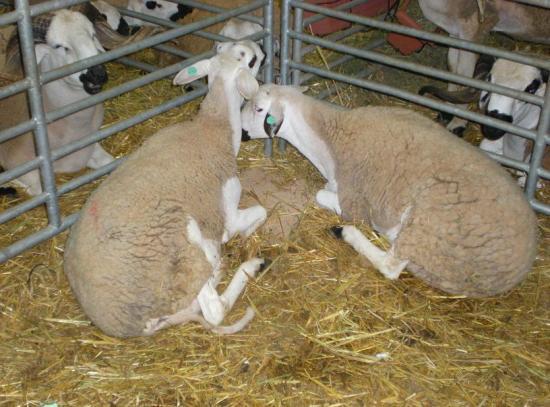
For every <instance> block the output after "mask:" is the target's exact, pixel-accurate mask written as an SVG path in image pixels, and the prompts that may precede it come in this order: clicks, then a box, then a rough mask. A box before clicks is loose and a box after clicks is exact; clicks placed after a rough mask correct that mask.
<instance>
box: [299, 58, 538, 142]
mask: <svg viewBox="0 0 550 407" xmlns="http://www.w3.org/2000/svg"><path fill="white" fill-rule="evenodd" d="M289 66H290V67H291V68H298V69H301V70H302V71H304V72H310V73H313V74H315V75H318V76H321V77H324V78H329V79H334V80H337V81H341V82H346V83H349V84H351V85H355V86H359V87H362V88H366V89H370V90H374V91H376V92H380V93H385V94H388V95H390V96H395V97H398V98H400V99H404V100H408V101H409V102H413V103H418V104H419V105H423V106H427V107H429V108H431V109H434V110H441V111H443V112H447V113H450V114H452V115H455V116H460V117H463V118H465V119H467V120H471V121H475V122H477V123H482V124H487V125H489V126H492V127H496V128H499V129H502V130H504V131H506V132H509V133H514V134H517V135H519V136H522V137H525V138H528V139H529V140H534V139H535V137H536V133H535V132H534V131H532V130H526V129H524V128H522V127H518V126H513V125H511V124H509V123H505V122H503V121H501V120H495V119H493V118H491V117H488V116H484V115H481V114H479V113H473V112H470V111H468V110H464V109H461V108H459V107H456V106H454V105H451V104H449V103H441V102H439V101H436V100H433V99H430V98H427V97H425V96H420V95H417V94H415V93H411V92H407V91H404V90H402V89H399V88H395V87H393V86H389V85H384V84H381V83H378V82H374V81H369V80H360V79H357V78H354V77H351V76H348V75H342V74H338V73H335V72H330V71H326V70H324V69H320V68H317V67H314V66H311V65H306V64H301V63H300V64H299V63H296V62H293V61H290V62H289Z"/></svg>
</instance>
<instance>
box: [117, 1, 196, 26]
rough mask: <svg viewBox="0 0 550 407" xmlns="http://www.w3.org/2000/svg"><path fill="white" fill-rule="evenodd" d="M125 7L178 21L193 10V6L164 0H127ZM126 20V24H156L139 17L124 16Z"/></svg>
mask: <svg viewBox="0 0 550 407" xmlns="http://www.w3.org/2000/svg"><path fill="white" fill-rule="evenodd" d="M126 8H127V9H128V10H131V11H135V12H137V13H142V14H148V15H151V16H153V17H157V18H163V19H166V20H171V21H178V20H179V19H181V18H183V17H185V16H186V15H187V14H189V13H191V12H192V11H193V7H189V6H184V5H182V4H177V3H172V2H169V1H164V0H128V3H127V5H126ZM126 20H127V21H128V24H130V25H133V26H142V25H152V26H154V25H156V24H153V23H150V22H148V21H144V20H140V19H139V18H133V17H126Z"/></svg>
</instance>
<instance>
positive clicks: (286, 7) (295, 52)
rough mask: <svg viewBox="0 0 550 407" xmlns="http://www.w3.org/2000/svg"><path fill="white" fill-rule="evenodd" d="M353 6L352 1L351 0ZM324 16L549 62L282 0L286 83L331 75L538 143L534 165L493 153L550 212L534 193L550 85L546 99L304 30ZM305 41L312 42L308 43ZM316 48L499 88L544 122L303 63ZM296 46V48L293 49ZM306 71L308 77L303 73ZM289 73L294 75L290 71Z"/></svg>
mask: <svg viewBox="0 0 550 407" xmlns="http://www.w3.org/2000/svg"><path fill="white" fill-rule="evenodd" d="M519 1H521V2H523V3H528V4H533V5H538V6H543V7H549V8H550V1H549V0H539V1H536V0H530V1H523V0H519ZM365 2H368V0H364V1H354V2H352V3H354V5H356V4H359V3H365ZM348 4H349V3H348ZM304 11H308V12H311V13H314V16H312V17H309V18H307V19H303V12H304ZM291 15H293V16H294V21H293V22H291V18H290V17H291ZM324 17H333V18H337V19H340V20H343V21H347V22H350V23H353V24H357V25H360V26H365V27H370V28H376V29H380V30H384V31H388V32H395V33H399V34H404V35H407V36H411V37H416V38H419V39H422V40H426V41H431V42H435V43H438V44H443V45H446V46H449V47H453V48H459V49H465V50H468V51H473V52H476V53H480V54H487V55H491V56H494V57H497V58H505V59H508V60H511V61H515V62H519V63H522V64H527V65H531V66H535V67H538V68H542V69H547V70H550V60H548V59H541V58H537V57H534V56H527V55H522V54H519V53H517V52H511V51H506V50H502V49H498V48H494V47H489V46H486V45H482V44H478V43H475V42H471V41H465V40H459V39H456V38H451V37H448V36H446V35H439V34H434V33H430V32H426V31H422V30H417V29H414V28H409V27H405V26H402V25H399V24H394V23H389V22H385V21H382V20H380V19H376V18H368V17H362V16H358V15H354V14H350V13H347V12H345V11H343V9H338V8H335V9H329V8H326V7H321V6H316V5H313V4H310V3H306V2H304V1H298V0H283V2H282V10H281V68H280V69H281V83H282V84H288V83H292V84H293V85H300V84H302V83H303V82H304V80H305V79H310V78H311V77H312V75H316V76H319V77H321V78H326V79H332V80H334V81H338V82H343V83H347V84H351V85H354V86H358V87H362V88H365V89H369V90H372V91H375V92H380V93H384V94H387V95H390V96H394V97H397V98H401V99H404V100H407V101H409V102H412V103H416V104H419V105H422V106H426V107H429V108H431V109H434V110H438V111H443V112H446V113H450V114H452V115H455V116H458V117H461V118H464V119H467V120H471V121H474V122H477V123H481V124H485V125H490V126H491V127H495V128H498V129H502V130H504V131H506V132H509V133H512V134H516V135H519V136H521V137H524V138H527V139H529V140H533V141H534V148H533V152H532V155H531V160H530V163H525V162H520V161H517V160H513V159H510V158H507V157H504V156H502V155H496V154H493V153H490V155H491V157H493V158H494V159H495V160H497V161H498V162H500V163H502V164H504V165H506V166H509V167H512V168H515V169H519V170H522V171H525V172H527V174H528V175H527V181H526V184H525V194H526V196H527V199H528V200H529V203H530V204H531V206H532V207H533V208H534V209H535V210H536V211H539V212H542V213H544V214H546V215H550V205H548V204H545V203H543V202H540V201H538V200H537V199H536V197H535V191H536V186H537V180H538V179H539V178H541V177H542V178H545V179H550V171H546V170H544V169H543V168H542V158H543V155H544V150H545V147H546V146H547V145H548V144H550V135H549V129H550V86H547V88H546V93H545V95H544V97H540V96H535V95H532V94H529V93H525V92H520V91H517V90H514V89H510V88H506V87H503V86H499V85H495V84H492V83H489V82H486V81H481V80H477V79H472V78H468V77H465V76H461V75H457V74H453V73H450V72H448V71H443V70H439V69H435V68H431V67H428V66H424V65H421V64H418V63H414V62H409V61H406V60H404V59H403V58H396V57H392V56H388V55H384V54H382V53H380V52H375V51H373V50H370V49H359V48H355V47H351V46H348V45H343V44H341V43H338V42H335V41H333V40H332V39H330V38H319V37H316V36H313V35H309V34H305V33H304V32H303V30H304V27H306V26H307V25H308V24H311V22H312V21H318V20H319V19H322V18H324ZM303 43H307V44H309V45H308V46H306V47H303V45H302V44H303ZM313 46H318V47H322V48H325V49H328V50H332V51H336V52H338V53H341V54H344V57H341V58H345V57H348V58H353V57H355V58H361V59H364V60H367V61H371V62H373V63H376V64H381V65H384V66H389V67H392V68H395V69H402V70H406V71H408V72H413V73H417V74H422V75H425V76H429V77H432V78H436V79H440V80H444V81H447V82H453V83H456V84H460V85H466V86H470V87H474V88H477V89H481V90H485V91H490V92H496V93H499V94H502V95H505V96H510V97H513V98H516V99H519V100H522V101H525V102H528V103H532V104H534V105H537V106H541V116H540V120H539V125H538V127H537V129H535V130H529V129H525V128H522V127H518V126H515V125H512V124H510V123H506V122H503V121H500V120H497V119H493V118H491V117H488V116H484V115H482V114H479V113H475V112H471V111H468V110H465V109H462V108H460V107H457V106H455V105H452V104H449V103H444V102H439V101H436V100H434V99H430V98H427V97H424V96H420V95H418V94H415V93H411V92H408V91H406V90H403V89H400V88H397V87H394V86H390V85H386V84H383V83H378V82H375V81H372V80H366V79H362V78H360V77H357V76H353V77H352V76H349V75H344V74H340V73H336V72H333V71H330V70H327V69H323V68H319V67H317V66H313V65H310V64H306V63H303V62H302V56H303V50H304V49H307V50H311V49H312V48H311V47H313ZM291 50H292V52H290V51H291ZM303 73H305V74H306V75H303ZM289 74H290V75H289ZM279 146H280V147H281V148H283V149H284V146H285V143H284V141H283V140H280V141H279Z"/></svg>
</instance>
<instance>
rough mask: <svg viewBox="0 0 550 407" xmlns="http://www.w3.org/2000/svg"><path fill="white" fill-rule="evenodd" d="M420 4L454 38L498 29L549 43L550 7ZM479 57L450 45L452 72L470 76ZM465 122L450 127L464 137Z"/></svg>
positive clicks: (500, 2)
mask: <svg viewBox="0 0 550 407" xmlns="http://www.w3.org/2000/svg"><path fill="white" fill-rule="evenodd" d="M480 3H481V4H480ZM418 4H419V6H420V9H421V10H422V13H423V14H424V16H425V17H426V18H427V19H428V20H430V21H431V22H432V23H434V24H436V25H437V26H439V27H441V28H442V29H443V30H445V31H447V32H448V33H449V35H451V36H452V37H456V38H459V39H463V40H469V41H474V40H476V41H479V40H481V39H483V38H484V37H486V36H487V34H488V33H489V32H490V31H495V32H499V33H503V34H507V35H510V36H511V37H514V38H517V39H521V40H524V41H531V42H536V43H540V44H550V9H548V8H544V7H538V6H531V5H528V4H523V3H521V2H515V1H509V0H485V1H480V0H455V1H441V0H419V1H418ZM476 59H477V54H475V53H472V52H469V51H465V50H462V49H456V48H449V54H448V63H449V70H450V71H451V72H453V73H457V74H460V75H464V76H469V77H471V76H472V74H473V72H474V67H475V63H476ZM457 88H458V86H457V85H456V84H453V83H449V86H448V89H449V90H450V91H454V90H456V89H457ZM464 107H466V106H464ZM442 116H443V117H444V116H445V115H442ZM449 120H450V119H449ZM465 125H466V121H465V120H464V119H461V118H456V117H455V118H454V119H452V120H451V121H450V122H449V123H448V125H447V128H448V129H449V130H451V131H452V132H453V133H455V134H457V135H459V136H461V135H462V134H463V133H464V130H465Z"/></svg>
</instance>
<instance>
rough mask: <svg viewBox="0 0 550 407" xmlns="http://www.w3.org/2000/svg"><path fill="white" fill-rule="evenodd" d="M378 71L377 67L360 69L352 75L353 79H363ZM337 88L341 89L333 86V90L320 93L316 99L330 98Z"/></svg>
mask: <svg viewBox="0 0 550 407" xmlns="http://www.w3.org/2000/svg"><path fill="white" fill-rule="evenodd" d="M378 69H380V67H379V66H378V65H377V66H372V67H370V68H367V69H362V70H360V71H359V72H357V73H354V75H355V77H356V78H360V79H361V78H365V77H367V76H370V75H372V74H373V73H374V72H376V71H377V70H378ZM339 87H342V85H341V84H338V83H337V84H335V87H334V88H329V89H326V90H324V91H322V92H320V93H319V94H317V95H316V97H317V98H318V99H326V98H327V97H329V96H331V95H332V94H334V93H335V92H336V89H338V88H339Z"/></svg>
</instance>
